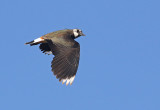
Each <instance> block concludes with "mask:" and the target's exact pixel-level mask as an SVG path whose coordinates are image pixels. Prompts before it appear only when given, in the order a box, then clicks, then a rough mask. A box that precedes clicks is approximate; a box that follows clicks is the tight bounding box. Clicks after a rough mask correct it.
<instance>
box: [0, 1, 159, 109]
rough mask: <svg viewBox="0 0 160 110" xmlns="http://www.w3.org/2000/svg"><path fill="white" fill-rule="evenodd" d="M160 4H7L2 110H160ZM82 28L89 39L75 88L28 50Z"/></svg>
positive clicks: (2, 26) (1, 8)
mask: <svg viewBox="0 0 160 110" xmlns="http://www.w3.org/2000/svg"><path fill="white" fill-rule="evenodd" d="M159 4H160V1H158V0H132V1H129V0H92V1H91V0H88V1H87V0H79V1H75V0H3V1H2V0H1V1H0V30H1V31H0V32H1V37H0V38H1V43H0V49H1V55H0V56H1V57H0V59H1V62H0V67H1V69H0V110H56V109H58V110H64V109H65V110H82V109H83V110H160V104H159V103H160V86H159V84H160V51H159V49H160V31H159V30H160V14H159V10H160V7H159ZM66 28H69V29H72V28H80V29H82V30H83V32H84V34H86V37H80V38H78V39H77V41H78V42H79V43H80V45H81V56H80V65H79V69H78V72H77V75H76V78H75V81H74V83H73V85H72V86H65V85H62V84H61V83H59V82H58V80H57V79H56V78H55V77H54V76H53V75H52V72H51V67H50V65H51V61H52V58H53V56H52V55H50V56H48V55H44V54H43V53H42V52H40V50H39V48H38V46H34V47H30V46H26V45H24V43H25V42H27V41H31V40H33V39H35V38H37V37H40V36H42V35H44V34H46V33H49V32H52V31H56V30H60V29H66Z"/></svg>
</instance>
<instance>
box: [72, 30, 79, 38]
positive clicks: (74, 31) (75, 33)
mask: <svg viewBox="0 0 160 110" xmlns="http://www.w3.org/2000/svg"><path fill="white" fill-rule="evenodd" d="M77 30H78V29H73V34H74V37H78V35H79V33H78V32H77Z"/></svg>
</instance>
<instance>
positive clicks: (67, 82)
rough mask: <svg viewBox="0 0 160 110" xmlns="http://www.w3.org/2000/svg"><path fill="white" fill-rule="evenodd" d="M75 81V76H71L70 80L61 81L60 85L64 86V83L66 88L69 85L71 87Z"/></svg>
mask: <svg viewBox="0 0 160 110" xmlns="http://www.w3.org/2000/svg"><path fill="white" fill-rule="evenodd" d="M74 79H75V75H74V76H72V77H71V78H69V79H68V78H66V79H62V84H64V83H65V82H66V86H67V85H68V84H69V83H70V85H72V83H73V81H74Z"/></svg>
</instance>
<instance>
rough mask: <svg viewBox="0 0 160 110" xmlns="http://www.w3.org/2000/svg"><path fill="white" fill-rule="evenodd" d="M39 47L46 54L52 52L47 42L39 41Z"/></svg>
mask: <svg viewBox="0 0 160 110" xmlns="http://www.w3.org/2000/svg"><path fill="white" fill-rule="evenodd" d="M39 48H40V50H41V51H42V52H43V53H45V54H48V55H50V54H52V52H51V49H50V47H49V44H48V43H41V44H40V46H39Z"/></svg>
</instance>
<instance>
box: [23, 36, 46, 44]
mask: <svg viewBox="0 0 160 110" xmlns="http://www.w3.org/2000/svg"><path fill="white" fill-rule="evenodd" d="M44 42H45V41H44V38H42V37H39V38H37V39H35V40H32V41H30V42H26V43H25V45H27V44H30V46H33V45H37V44H39V43H44Z"/></svg>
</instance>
